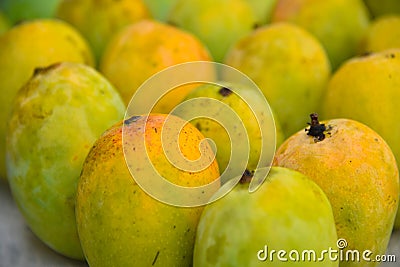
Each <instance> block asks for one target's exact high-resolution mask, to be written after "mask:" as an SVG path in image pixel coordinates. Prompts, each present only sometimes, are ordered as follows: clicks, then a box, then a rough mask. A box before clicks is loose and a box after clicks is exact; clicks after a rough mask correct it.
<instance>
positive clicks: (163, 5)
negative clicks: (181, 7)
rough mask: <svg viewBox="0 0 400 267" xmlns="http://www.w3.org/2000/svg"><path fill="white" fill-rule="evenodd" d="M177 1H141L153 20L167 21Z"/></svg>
mask: <svg viewBox="0 0 400 267" xmlns="http://www.w3.org/2000/svg"><path fill="white" fill-rule="evenodd" d="M177 1H178V0H143V2H144V3H145V4H146V6H147V8H148V9H149V10H150V13H151V15H152V16H153V18H154V19H156V20H159V21H167V18H168V15H169V12H170V11H171V9H172V8H173V7H174V5H175V4H176V2H177Z"/></svg>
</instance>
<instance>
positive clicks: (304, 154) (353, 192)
mask: <svg viewBox="0 0 400 267" xmlns="http://www.w3.org/2000/svg"><path fill="white" fill-rule="evenodd" d="M321 123H324V124H325V125H326V126H328V127H330V128H331V129H330V130H328V131H327V132H326V137H325V139H324V140H322V141H320V142H315V141H314V138H313V137H311V136H308V135H307V133H306V132H305V131H304V130H301V131H299V132H297V133H295V134H294V135H292V136H291V137H289V138H288V139H287V140H286V141H285V142H284V143H283V144H282V145H281V146H280V147H279V148H278V150H277V151H276V154H275V159H274V165H275V166H281V167H286V168H291V169H294V170H297V171H299V172H301V173H303V174H305V175H307V176H308V177H310V178H311V179H312V180H314V181H315V182H316V183H317V184H318V185H319V186H320V187H321V188H322V190H323V191H324V192H325V194H326V195H327V197H328V198H329V201H330V203H331V205H332V209H333V214H334V217H335V222H336V229H337V234H338V238H344V239H346V241H347V243H348V246H347V248H348V249H352V250H354V249H356V250H358V251H360V252H362V251H364V250H371V251H372V253H373V255H372V256H371V258H373V257H374V256H376V255H383V254H385V251H386V248H387V245H388V242H389V239H390V235H391V232H392V228H393V222H394V218H395V215H396V210H397V205H398V202H399V172H398V169H397V165H396V160H395V158H394V155H393V153H392V151H391V150H390V148H389V146H388V145H387V144H386V142H385V141H384V140H383V139H382V137H380V136H379V135H378V134H377V133H376V132H374V131H373V130H372V129H371V128H369V127H367V126H365V125H364V124H361V123H359V122H356V121H354V120H349V119H332V120H328V121H323V122H321ZM328 132H329V133H328ZM378 264H379V262H365V261H361V262H351V261H348V262H345V261H342V262H341V263H340V266H378Z"/></svg>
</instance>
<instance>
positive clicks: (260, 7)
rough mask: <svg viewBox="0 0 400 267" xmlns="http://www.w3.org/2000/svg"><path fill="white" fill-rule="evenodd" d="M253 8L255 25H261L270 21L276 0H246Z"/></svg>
mask: <svg viewBox="0 0 400 267" xmlns="http://www.w3.org/2000/svg"><path fill="white" fill-rule="evenodd" d="M246 2H248V3H249V5H250V7H251V8H252V9H253V11H254V13H255V14H256V18H257V25H258V26H261V25H264V24H267V23H270V22H271V16H272V11H273V10H274V8H275V5H276V3H277V2H278V0H246Z"/></svg>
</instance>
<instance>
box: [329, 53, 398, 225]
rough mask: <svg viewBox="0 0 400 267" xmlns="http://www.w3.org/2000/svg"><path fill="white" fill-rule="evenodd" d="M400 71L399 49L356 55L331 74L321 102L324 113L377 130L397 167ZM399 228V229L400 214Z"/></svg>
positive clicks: (330, 116)
mask: <svg viewBox="0 0 400 267" xmlns="http://www.w3.org/2000/svg"><path fill="white" fill-rule="evenodd" d="M399 71H400V49H394V50H384V51H381V52H377V53H372V54H370V55H365V56H360V57H355V58H353V59H351V60H349V61H347V62H346V63H345V64H344V65H343V66H342V67H341V68H340V69H339V70H338V71H337V72H336V73H335V74H334V75H333V76H332V78H331V80H330V81H329V84H328V86H327V89H326V93H325V95H324V98H323V100H322V102H321V105H322V108H321V109H322V116H324V117H326V118H335V117H337V118H339V117H342V118H349V119H353V120H357V121H360V122H362V123H364V124H366V125H368V126H369V127H371V128H372V129H373V130H375V131H376V132H377V133H378V134H379V135H381V136H382V137H383V139H384V140H385V141H386V142H387V143H388V144H389V146H390V148H391V150H392V151H393V153H394V155H395V157H396V159H397V165H398V166H400V165H399V164H400V139H399V138H398V136H400V125H399V124H398V123H397V122H398V121H399V119H400V114H399V113H398V112H397V110H398V106H399V103H398V101H397V99H399V98H400V91H399V86H400V76H399ZM398 214H399V213H398ZM396 228H400V215H397V219H396Z"/></svg>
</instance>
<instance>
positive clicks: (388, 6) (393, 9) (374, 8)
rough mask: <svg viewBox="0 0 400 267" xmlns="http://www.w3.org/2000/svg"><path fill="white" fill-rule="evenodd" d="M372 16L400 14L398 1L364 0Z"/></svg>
mask: <svg viewBox="0 0 400 267" xmlns="http://www.w3.org/2000/svg"><path fill="white" fill-rule="evenodd" d="M364 2H365V4H366V5H367V7H368V9H369V11H370V12H371V14H372V16H374V17H375V18H377V17H379V16H383V15H395V14H400V5H399V1H397V0H380V1H376V0H364Z"/></svg>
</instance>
